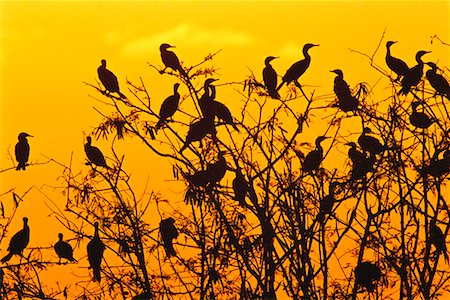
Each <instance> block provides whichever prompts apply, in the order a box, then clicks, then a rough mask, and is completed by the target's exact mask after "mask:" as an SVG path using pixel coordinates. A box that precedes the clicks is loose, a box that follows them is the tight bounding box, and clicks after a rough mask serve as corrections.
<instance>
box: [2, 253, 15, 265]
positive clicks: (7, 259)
mask: <svg viewBox="0 0 450 300" xmlns="http://www.w3.org/2000/svg"><path fill="white" fill-rule="evenodd" d="M12 256H13V254H12V253H11V252H9V253H8V254H7V255H6V256H5V257H3V258H2V263H5V262H7V261H9V260H10V259H11V257H12Z"/></svg>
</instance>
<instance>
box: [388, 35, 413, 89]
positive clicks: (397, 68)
mask: <svg viewBox="0 0 450 300" xmlns="http://www.w3.org/2000/svg"><path fill="white" fill-rule="evenodd" d="M395 43H397V42H393V41H389V42H387V43H386V64H387V66H388V67H389V69H391V70H392V71H393V72H394V73H395V74H397V79H396V80H399V79H400V77H401V76H405V74H406V73H407V72H408V70H409V67H408V65H407V64H406V63H405V62H404V61H403V60H401V59H399V58H396V57H393V56H392V55H391V46H392V45H393V44H395Z"/></svg>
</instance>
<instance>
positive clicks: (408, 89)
mask: <svg viewBox="0 0 450 300" xmlns="http://www.w3.org/2000/svg"><path fill="white" fill-rule="evenodd" d="M410 90H411V88H410V87H407V86H404V87H402V88H401V89H400V91H398V93H397V95H406V94H408V93H409V91H410Z"/></svg>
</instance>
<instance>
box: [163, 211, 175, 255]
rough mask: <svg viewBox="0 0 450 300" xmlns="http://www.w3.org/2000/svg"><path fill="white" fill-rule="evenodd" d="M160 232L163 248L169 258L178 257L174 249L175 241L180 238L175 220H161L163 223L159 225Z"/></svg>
mask: <svg viewBox="0 0 450 300" xmlns="http://www.w3.org/2000/svg"><path fill="white" fill-rule="evenodd" d="M159 231H160V233H161V238H162V241H163V247H164V250H166V255H167V257H171V256H175V255H177V253H176V252H175V249H174V248H173V239H176V238H177V237H178V230H177V228H176V227H175V220H174V219H173V218H168V219H164V220H161V223H159Z"/></svg>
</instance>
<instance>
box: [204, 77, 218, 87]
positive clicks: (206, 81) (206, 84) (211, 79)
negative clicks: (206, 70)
mask: <svg viewBox="0 0 450 300" xmlns="http://www.w3.org/2000/svg"><path fill="white" fill-rule="evenodd" d="M217 80H219V79H214V78H208V79H206V80H205V86H209V85H210V84H211V83H213V82H214V81H217Z"/></svg>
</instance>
